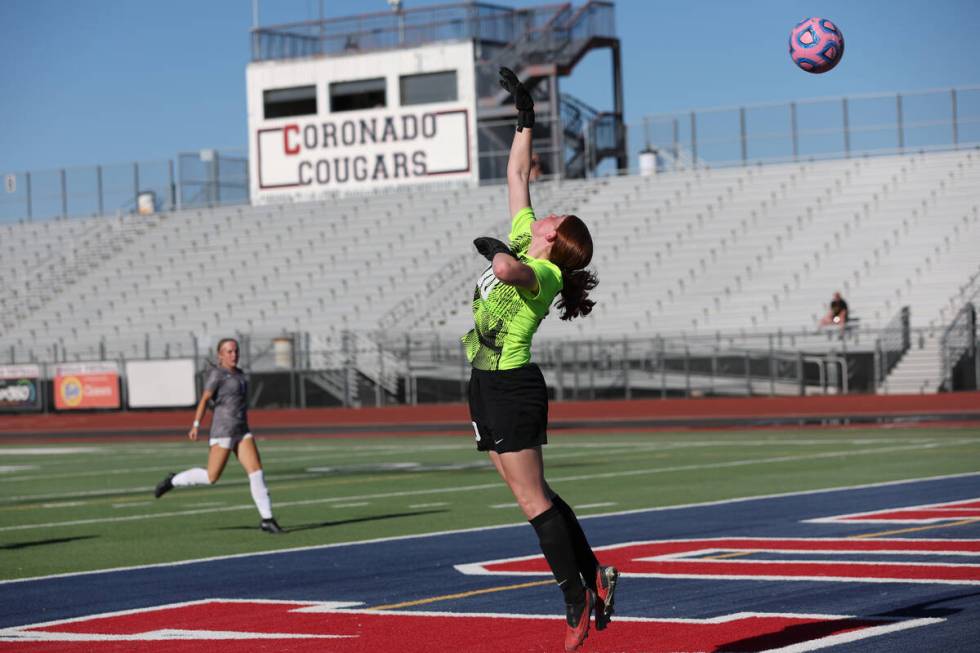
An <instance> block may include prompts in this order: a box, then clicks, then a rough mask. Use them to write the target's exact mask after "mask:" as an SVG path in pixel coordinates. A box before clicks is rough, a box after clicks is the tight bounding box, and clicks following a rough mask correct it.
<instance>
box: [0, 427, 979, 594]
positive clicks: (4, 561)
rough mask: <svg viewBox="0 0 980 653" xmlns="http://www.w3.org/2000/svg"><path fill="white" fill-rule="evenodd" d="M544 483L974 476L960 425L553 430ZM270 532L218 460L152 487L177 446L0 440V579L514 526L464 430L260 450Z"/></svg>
mask: <svg viewBox="0 0 980 653" xmlns="http://www.w3.org/2000/svg"><path fill="white" fill-rule="evenodd" d="M551 442H552V443H551V444H550V445H549V446H548V447H546V450H545V462H546V473H547V477H548V478H549V481H550V482H551V484H552V486H553V487H554V488H555V489H556V490H558V491H559V492H560V493H561V494H562V496H563V497H564V498H565V499H566V500H567V501H568V502H569V503H571V504H572V505H573V506H575V507H576V509H577V511H578V512H579V514H581V515H588V514H598V513H607V512H615V511H620V510H629V509H635V508H648V507H654V506H667V505H678V504H686V503H694V502H701V501H711V500H717V499H725V498H732V497H744V496H755V495H763V494H776V493H782V492H791V491H796V490H807V489H819V488H829V487H839V486H848V485H858V484H864V483H874V482H879V481H889V480H900V479H908V478H921V477H927V476H936V475H942V474H956V473H963V472H976V471H980V434H978V433H977V432H976V430H971V429H965V428H960V429H893V430H887V429H879V430H855V429H842V430H828V429H820V430H817V429H809V430H780V431H771V430H764V431H738V432H733V431H726V432H711V431H700V432H684V433H665V432H656V433H608V434H602V435H580V434H575V435H569V434H561V433H558V434H553V435H552V436H551ZM259 447H260V450H261V452H262V455H263V461H264V466H265V471H266V479H267V482H268V484H269V490H270V492H271V495H272V501H273V508H274V510H275V512H276V517H277V518H278V520H279V523H280V524H281V525H282V526H283V527H284V528H286V529H287V531H289V532H288V533H287V534H285V535H282V536H272V535H268V534H265V533H262V532H260V531H259V530H258V528H257V526H258V521H259V517H258V513H257V512H256V510H255V507H254V505H253V504H252V501H251V496H250V494H249V491H248V483H247V479H246V477H245V474H244V472H243V471H242V469H241V467H239V466H238V464H237V463H236V462H235V461H234V459H232V461H230V462H229V466H228V468H227V469H226V471H225V475H224V477H223V478H222V479H221V481H220V483H219V484H218V485H216V486H214V487H204V488H193V489H177V490H174V491H173V492H171V493H170V494H168V495H166V496H165V497H163V498H162V499H160V500H155V499H154V498H153V495H152V489H153V486H154V485H155V484H156V483H157V481H158V480H159V479H160V478H162V477H163V475H164V474H165V473H166V472H168V471H179V470H182V469H185V468H187V467H192V466H203V465H204V464H205V461H206V456H207V451H206V445H204V444H203V443H190V442H174V443H169V442H157V441H153V442H147V443H143V444H140V443H126V444H116V443H113V444H106V443H100V442H96V441H92V442H81V443H70V444H53V445H2V446H0V578H3V579H10V578H23V577H29V576H38V575H44V574H54V573H64V572H72V571H82V570H91V569H102V568H111V567H121V566H128V565H140V564H148V563H156V562H167V561H176V560H186V559H194V558H205V557H211V556H222V555H228V554H234V553H244V552H253V551H266V550H272V549H278V548H293V547H301V546H310V545H319V544H328V543H334V542H345V541H353V540H362V539H370V538H376V537H387V536H392V535H402V534H414V533H425V532H431V531H441V530H452V529H459V528H468V527H475V526H484V525H489V524H506V523H516V522H519V521H522V519H523V517H522V515H521V513H520V511H519V510H518V509H517V507H516V505H515V504H514V502H513V499H512V498H511V496H510V494H509V491H508V490H507V488H506V487H505V486H504V485H503V483H502V481H500V479H499V478H498V477H497V475H496V473H495V472H494V471H493V469H492V467H491V466H490V464H489V461H488V460H487V459H486V457H485V455H483V454H478V453H477V452H476V451H475V448H474V446H473V444H472V440H471V439H470V438H469V437H466V436H454V437H429V438H420V437H402V438H383V439H382V438H362V439H353V438H352V439H323V440H316V439H311V440H286V439H271V440H266V439H264V440H260V441H259Z"/></svg>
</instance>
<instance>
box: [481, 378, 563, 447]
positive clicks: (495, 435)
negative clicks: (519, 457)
mask: <svg viewBox="0 0 980 653" xmlns="http://www.w3.org/2000/svg"><path fill="white" fill-rule="evenodd" d="M469 398H470V419H471V420H473V429H474V431H475V432H476V449H477V451H496V452H497V453H505V452H508V451H521V450H522V449H530V448H531V447H537V446H540V445H542V444H548V388H547V386H545V383H544V375H542V374H541V368H539V367H538V366H537V365H535V364H534V363H530V364H528V365H525V366H524V367H518V368H516V369H512V370H494V371H488V370H478V369H476V368H473V371H472V373H471V374H470V385H469Z"/></svg>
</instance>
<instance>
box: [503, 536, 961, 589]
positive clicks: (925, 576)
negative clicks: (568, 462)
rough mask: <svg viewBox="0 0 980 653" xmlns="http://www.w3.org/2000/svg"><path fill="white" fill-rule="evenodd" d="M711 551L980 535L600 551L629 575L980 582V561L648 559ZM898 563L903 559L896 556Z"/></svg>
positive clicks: (946, 547)
mask: <svg viewBox="0 0 980 653" xmlns="http://www.w3.org/2000/svg"><path fill="white" fill-rule="evenodd" d="M705 550H715V551H719V552H720V553H721V554H724V553H730V552H752V551H786V552H799V553H806V552H811V553H816V552H820V553H825V552H868V553H872V552H891V553H908V554H914V553H922V552H933V553H941V552H957V553H962V552H967V553H978V554H980V540H943V541H935V540H877V539H876V540H843V539H813V540H778V539H765V540H750V539H738V538H730V539H723V540H700V541H689V542H684V541H661V542H646V543H640V544H633V545H625V546H622V547H616V548H604V549H602V550H600V551H599V552H598V554H599V559H600V560H601V561H602V564H607V565H615V566H616V567H618V568H619V570H620V571H621V572H623V573H627V574H631V573H632V574H662V575H670V576H681V575H697V576H748V577H751V576H787V577H811V578H830V577H837V578H854V579H861V578H866V579H871V580H884V579H894V580H933V581H947V582H964V581H968V582H980V564H969V563H964V564H960V563H956V564H943V565H939V564H930V563H918V562H917V563H915V564H908V565H904V564H903V565H898V564H893V563H887V562H878V561H875V562H874V563H873V564H855V563H857V562H860V558H859V557H856V556H853V555H849V556H842V557H841V559H840V560H838V561H828V562H829V563H830V564H827V563H824V564H813V563H808V562H782V561H777V560H769V561H752V560H748V559H743V560H742V561H737V562H736V561H730V560H726V559H720V560H707V559H705V560H690V559H683V560H648V559H647V558H655V557H659V556H667V555H679V554H692V555H693V554H696V553H697V552H701V551H705ZM896 562H897V560H896ZM484 568H486V569H487V570H488V571H494V572H537V573H547V572H548V571H549V569H548V566H547V563H546V562H545V561H544V558H542V557H536V558H531V559H527V560H516V561H509V562H491V563H487V564H485V565H484Z"/></svg>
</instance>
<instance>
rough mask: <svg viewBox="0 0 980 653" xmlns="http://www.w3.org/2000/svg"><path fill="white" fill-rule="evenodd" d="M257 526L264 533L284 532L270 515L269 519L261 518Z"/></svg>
mask: <svg viewBox="0 0 980 653" xmlns="http://www.w3.org/2000/svg"><path fill="white" fill-rule="evenodd" d="M259 528H261V529H262V530H264V531H265V532H266V533H273V534H279V533H285V532H286V531H284V530H282V527H281V526H280V525H279V523H278V522H276V520H275V517H270V518H269V519H263V520H262V523H261V524H259Z"/></svg>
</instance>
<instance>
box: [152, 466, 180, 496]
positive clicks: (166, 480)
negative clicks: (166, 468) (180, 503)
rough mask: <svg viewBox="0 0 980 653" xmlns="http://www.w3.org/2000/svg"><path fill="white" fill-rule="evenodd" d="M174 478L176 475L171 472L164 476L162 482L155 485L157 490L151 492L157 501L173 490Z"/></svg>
mask: <svg viewBox="0 0 980 653" xmlns="http://www.w3.org/2000/svg"><path fill="white" fill-rule="evenodd" d="M174 476H176V474H175V473H173V472H170V473H169V474H167V475H166V476H164V477H163V480H162V481H160V482H159V483H157V489H155V490H153V496H155V497H156V498H157V499H159V498H160V497H162V496H163V495H164V494H166V493H167V492H170V490H172V489H174Z"/></svg>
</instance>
